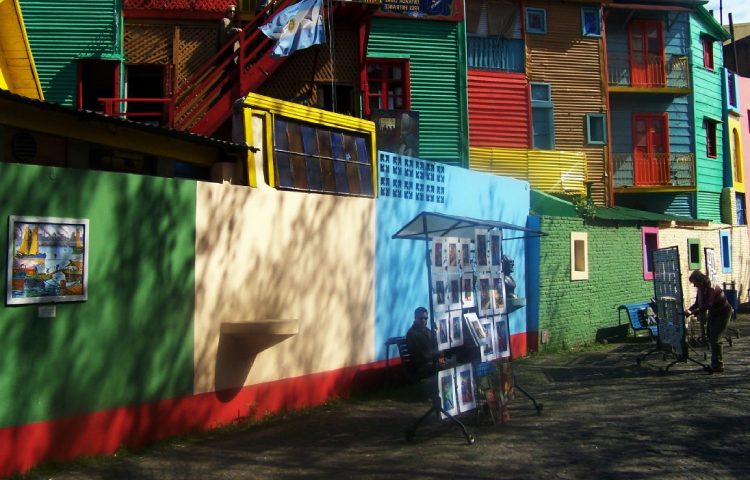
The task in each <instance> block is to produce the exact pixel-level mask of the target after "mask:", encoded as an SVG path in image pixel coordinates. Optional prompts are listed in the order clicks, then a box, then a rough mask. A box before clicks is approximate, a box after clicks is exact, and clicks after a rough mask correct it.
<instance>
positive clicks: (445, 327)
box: [435, 312, 451, 351]
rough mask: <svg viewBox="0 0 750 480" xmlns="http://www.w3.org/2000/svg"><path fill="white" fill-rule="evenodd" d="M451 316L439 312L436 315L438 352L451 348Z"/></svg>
mask: <svg viewBox="0 0 750 480" xmlns="http://www.w3.org/2000/svg"><path fill="white" fill-rule="evenodd" d="M449 322H450V314H449V313H448V312H438V313H436V314H435V328H436V329H437V332H435V334H436V335H435V336H436V337H437V344H438V350H441V351H442V350H446V349H448V348H450V346H451V343H450V323H449Z"/></svg>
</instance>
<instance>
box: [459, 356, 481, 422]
mask: <svg viewBox="0 0 750 480" xmlns="http://www.w3.org/2000/svg"><path fill="white" fill-rule="evenodd" d="M456 387H458V388H457V389H458V410H459V411H461V412H468V411H469V410H474V409H475V408H477V399H476V396H475V395H474V391H475V390H476V389H475V387H474V369H473V368H471V364H470V363H467V364H466V365H459V366H458V367H456Z"/></svg>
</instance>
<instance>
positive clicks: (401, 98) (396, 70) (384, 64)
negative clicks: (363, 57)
mask: <svg viewBox="0 0 750 480" xmlns="http://www.w3.org/2000/svg"><path fill="white" fill-rule="evenodd" d="M365 95H366V98H367V101H366V102H365V115H367V116H369V115H371V114H372V112H373V110H378V109H380V110H409V109H411V95H410V90H409V60H407V59H381V58H378V59H368V60H367V91H366V92H365Z"/></svg>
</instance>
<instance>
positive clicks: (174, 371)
mask: <svg viewBox="0 0 750 480" xmlns="http://www.w3.org/2000/svg"><path fill="white" fill-rule="evenodd" d="M0 191H3V192H6V193H8V194H7V195H4V196H3V202H2V203H0V219H2V220H3V222H6V223H5V225H6V227H5V228H3V230H2V235H0V249H2V251H4V252H7V251H8V234H7V218H8V216H9V215H30V216H54V217H72V218H86V219H89V222H90V223H89V228H90V232H89V233H90V235H89V242H90V243H89V259H88V274H89V281H88V300H87V301H85V302H78V303H61V304H58V305H57V307H56V310H57V312H56V316H55V317H54V318H39V317H38V315H37V307H36V306H33V305H21V306H12V307H7V306H5V305H2V306H0V364H2V365H3V368H2V369H0V398H2V399H3V401H2V402H0V428H1V427H8V426H14V425H26V424H29V423H33V422H41V421H45V420H50V419H55V418H61V417H67V416H71V415H78V414H86V413H91V412H94V411H99V410H104V409H108V408H115V407H123V406H131V405H139V404H142V403H147V402H152V401H158V400H166V399H171V398H178V397H181V396H185V395H190V394H191V393H192V391H193V312H194V298H195V272H194V265H195V198H196V197H195V182H191V181H180V180H172V179H164V178H156V177H149V176H136V175H124V174H116V173H104V172H97V171H83V170H74V169H58V168H49V167H37V166H28V165H17V164H8V163H0ZM3 258H5V256H3ZM3 271H5V270H3Z"/></svg>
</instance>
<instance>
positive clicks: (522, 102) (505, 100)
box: [468, 69, 531, 148]
mask: <svg viewBox="0 0 750 480" xmlns="http://www.w3.org/2000/svg"><path fill="white" fill-rule="evenodd" d="M468 84H469V144H470V145H471V146H472V147H515V148H529V147H530V146H531V141H530V130H531V129H530V126H529V122H530V121H531V119H530V115H529V82H528V80H527V79H526V75H525V74H523V73H507V72H489V71H485V70H472V69H469V81H468Z"/></svg>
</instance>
